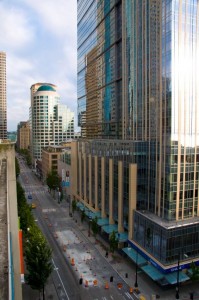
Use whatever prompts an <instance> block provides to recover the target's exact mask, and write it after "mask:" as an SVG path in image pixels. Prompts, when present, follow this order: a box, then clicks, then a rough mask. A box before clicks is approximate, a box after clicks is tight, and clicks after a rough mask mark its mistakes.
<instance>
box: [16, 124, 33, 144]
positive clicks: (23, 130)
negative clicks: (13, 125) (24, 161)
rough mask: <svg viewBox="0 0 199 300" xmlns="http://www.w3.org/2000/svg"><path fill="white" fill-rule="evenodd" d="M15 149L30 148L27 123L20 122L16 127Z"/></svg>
mask: <svg viewBox="0 0 199 300" xmlns="http://www.w3.org/2000/svg"><path fill="white" fill-rule="evenodd" d="M17 148H18V149H29V148H30V126H29V122H28V121H27V122H20V123H19V124H18V126H17Z"/></svg>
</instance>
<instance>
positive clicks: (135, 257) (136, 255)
mask: <svg viewBox="0 0 199 300" xmlns="http://www.w3.org/2000/svg"><path fill="white" fill-rule="evenodd" d="M122 250H123V251H124V253H126V254H127V255H128V257H129V258H130V259H132V260H133V261H134V262H135V263H136V260H137V264H138V266H141V265H144V264H146V263H147V260H146V259H145V258H144V257H143V256H141V255H140V254H139V253H137V251H136V250H135V249H133V248H131V247H126V248H123V249H122Z"/></svg>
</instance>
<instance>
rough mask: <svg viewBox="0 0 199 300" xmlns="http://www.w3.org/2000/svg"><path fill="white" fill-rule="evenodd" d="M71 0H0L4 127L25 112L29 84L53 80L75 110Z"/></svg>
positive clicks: (73, 9)
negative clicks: (4, 58)
mask: <svg viewBox="0 0 199 300" xmlns="http://www.w3.org/2000/svg"><path fill="white" fill-rule="evenodd" d="M76 2H77V1H76V0H40V1H38V0H0V20H1V21H0V24H1V25H0V27H1V30H0V51H5V52H6V54H7V117H8V130H9V131H11V130H16V128H17V124H18V123H19V122H20V121H26V120H28V118H29V107H30V87H31V85H32V84H34V83H36V82H49V83H53V84H55V85H57V87H58V89H57V92H58V93H59V94H60V96H61V103H63V104H66V105H67V106H68V107H69V108H70V109H71V110H72V111H74V113H75V117H76V115H77V94H76V68H77V62H76V57H77V54H76V53H77V50H76V49H77V45H76V39H77V38H76V36H77V30H76V26H77V24H76V19H77V17H76V9H77V8H76V7H77V4H76Z"/></svg>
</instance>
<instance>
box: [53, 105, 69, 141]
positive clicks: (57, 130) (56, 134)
mask: <svg viewBox="0 0 199 300" xmlns="http://www.w3.org/2000/svg"><path fill="white" fill-rule="evenodd" d="M73 138H74V112H72V111H71V110H70V109H69V108H68V107H67V106H66V105H63V104H57V105H56V106H55V121H54V122H53V140H54V142H55V145H59V143H60V142H64V141H67V140H68V139H73Z"/></svg>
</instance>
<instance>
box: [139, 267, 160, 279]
mask: <svg viewBox="0 0 199 300" xmlns="http://www.w3.org/2000/svg"><path fill="white" fill-rule="evenodd" d="M141 269H142V270H143V271H144V272H145V273H146V274H147V275H149V277H151V278H152V279H153V280H154V281H157V280H160V279H162V278H163V277H164V275H165V274H163V273H161V272H160V271H158V269H156V268H155V267H154V266H153V265H147V266H143V267H141Z"/></svg>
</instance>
